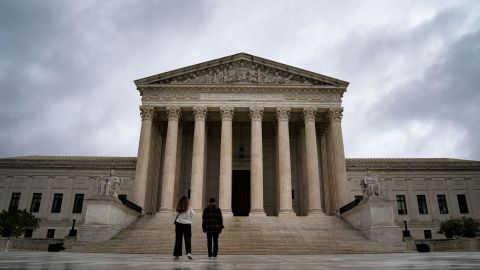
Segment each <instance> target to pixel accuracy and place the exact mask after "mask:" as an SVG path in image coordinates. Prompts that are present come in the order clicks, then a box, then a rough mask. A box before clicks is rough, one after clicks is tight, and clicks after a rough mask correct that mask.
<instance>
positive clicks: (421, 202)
mask: <svg viewBox="0 0 480 270" xmlns="http://www.w3.org/2000/svg"><path fill="white" fill-rule="evenodd" d="M417 204H418V214H419V215H428V204H427V196H426V195H425V194H417ZM423 206H425V208H423ZM422 210H424V211H422Z"/></svg>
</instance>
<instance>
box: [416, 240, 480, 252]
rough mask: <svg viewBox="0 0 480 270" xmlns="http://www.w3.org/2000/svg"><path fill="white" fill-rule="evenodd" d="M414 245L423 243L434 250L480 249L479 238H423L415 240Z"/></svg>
mask: <svg viewBox="0 0 480 270" xmlns="http://www.w3.org/2000/svg"><path fill="white" fill-rule="evenodd" d="M415 244H416V245H420V244H425V245H427V246H428V247H429V248H430V251H431V252H434V251H480V238H473V239H470V238H464V239H425V240H415Z"/></svg>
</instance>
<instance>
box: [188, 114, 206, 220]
mask: <svg viewBox="0 0 480 270" xmlns="http://www.w3.org/2000/svg"><path fill="white" fill-rule="evenodd" d="M193 113H194V115H195V130H194V133H193V152H192V179H191V188H190V204H191V205H192V208H193V209H194V210H199V211H200V210H202V209H203V205H202V204H203V183H204V181H203V179H204V178H203V176H204V170H205V167H204V166H205V120H206V117H207V107H193Z"/></svg>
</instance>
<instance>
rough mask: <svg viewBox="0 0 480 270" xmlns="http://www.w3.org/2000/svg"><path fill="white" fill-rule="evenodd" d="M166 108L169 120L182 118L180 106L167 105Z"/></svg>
mask: <svg viewBox="0 0 480 270" xmlns="http://www.w3.org/2000/svg"><path fill="white" fill-rule="evenodd" d="M165 109H166V110H167V116H168V120H177V121H178V120H180V117H181V116H182V110H181V109H180V107H179V106H167V107H166V108H165Z"/></svg>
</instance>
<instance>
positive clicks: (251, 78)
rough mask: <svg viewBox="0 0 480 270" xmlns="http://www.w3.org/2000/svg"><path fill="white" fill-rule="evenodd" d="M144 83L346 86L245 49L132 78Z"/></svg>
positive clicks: (343, 83)
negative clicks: (252, 53) (143, 76)
mask: <svg viewBox="0 0 480 270" xmlns="http://www.w3.org/2000/svg"><path fill="white" fill-rule="evenodd" d="M135 84H136V85H137V86H146V85H165V84H172V85H189V84H192V85H198V84H264V85H271V84H273V85H301V86H338V87H347V86H348V82H345V81H342V80H338V79H335V78H331V77H328V76H325V75H321V74H317V73H313V72H310V71H307V70H303V69H299V68H295V67H292V66H288V65H285V64H281V63H277V62H274V61H271V60H267V59H264V58H260V57H256V56H253V55H249V54H246V53H239V54H234V55H231V56H227V57H223V58H219V59H216V60H212V61H208V62H204V63H200V64H197V65H193V66H188V67H185V68H180V69H176V70H172V71H169V72H165V73H161V74H158V75H154V76H150V77H147V78H143V79H139V80H136V81H135Z"/></svg>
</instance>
